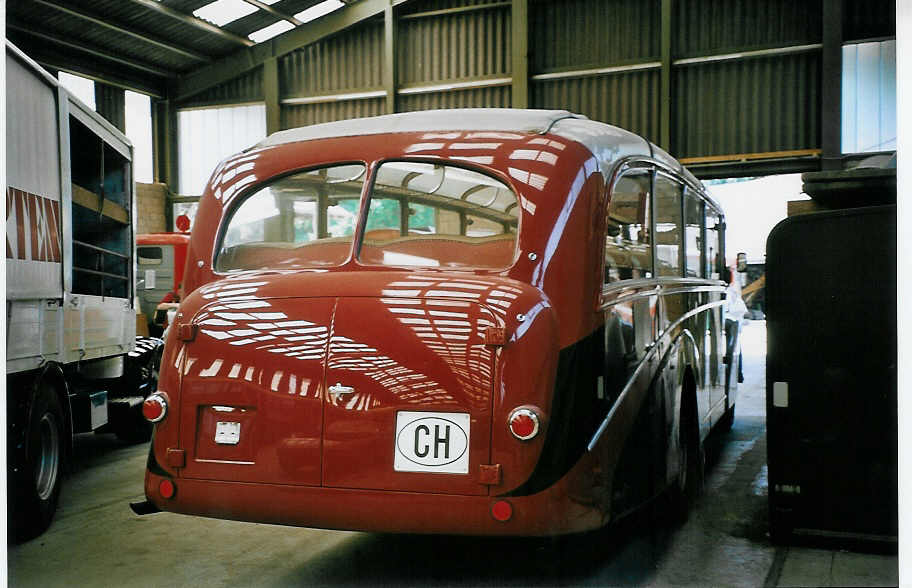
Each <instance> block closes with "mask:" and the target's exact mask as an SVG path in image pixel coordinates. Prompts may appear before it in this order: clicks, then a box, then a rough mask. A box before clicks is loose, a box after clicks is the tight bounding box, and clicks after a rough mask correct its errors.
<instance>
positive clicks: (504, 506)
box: [491, 500, 513, 523]
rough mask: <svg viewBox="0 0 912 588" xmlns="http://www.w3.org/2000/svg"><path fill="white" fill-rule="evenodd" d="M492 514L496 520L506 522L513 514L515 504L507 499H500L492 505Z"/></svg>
mask: <svg viewBox="0 0 912 588" xmlns="http://www.w3.org/2000/svg"><path fill="white" fill-rule="evenodd" d="M491 516H492V517H494V519H495V520H498V521H500V522H501V523H505V522H507V521H509V520H510V517H512V516H513V505H512V504H510V503H509V502H507V501H506V500H498V501H497V502H495V503H494V505H493V506H491Z"/></svg>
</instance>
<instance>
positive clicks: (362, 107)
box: [281, 98, 385, 129]
mask: <svg viewBox="0 0 912 588" xmlns="http://www.w3.org/2000/svg"><path fill="white" fill-rule="evenodd" d="M384 107H385V105H384V101H383V99H382V98H379V99H378V98H372V99H369V100H340V101H338V102H319V103H317V104H302V105H286V106H282V114H281V117H282V118H281V125H282V128H283V129H293V128H295V127H305V126H308V125H315V124H317V123H323V122H332V121H334V120H345V119H348V118H364V117H366V116H377V115H379V114H384V110H383V109H384Z"/></svg>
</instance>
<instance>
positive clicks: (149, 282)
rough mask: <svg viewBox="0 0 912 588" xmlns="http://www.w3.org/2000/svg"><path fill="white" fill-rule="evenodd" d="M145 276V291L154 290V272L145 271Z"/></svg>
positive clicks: (151, 270)
mask: <svg viewBox="0 0 912 588" xmlns="http://www.w3.org/2000/svg"><path fill="white" fill-rule="evenodd" d="M145 274H146V275H145V281H146V290H154V289H155V270H154V269H147V270H146V271H145Z"/></svg>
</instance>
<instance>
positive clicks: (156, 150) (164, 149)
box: [152, 100, 178, 230]
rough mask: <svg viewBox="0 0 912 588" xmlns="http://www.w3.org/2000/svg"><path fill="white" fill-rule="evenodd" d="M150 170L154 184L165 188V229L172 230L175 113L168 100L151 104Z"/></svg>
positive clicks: (175, 186) (175, 184) (174, 182)
mask: <svg viewBox="0 0 912 588" xmlns="http://www.w3.org/2000/svg"><path fill="white" fill-rule="evenodd" d="M152 168H153V178H154V181H155V182H160V183H162V184H165V185H166V186H167V192H166V196H165V228H166V230H172V227H173V218H172V216H173V212H172V208H173V207H172V200H171V194H172V193H174V192H176V191H177V173H178V170H177V111H176V110H175V109H174V108H173V107H172V104H171V102H170V101H168V100H154V101H153V102H152Z"/></svg>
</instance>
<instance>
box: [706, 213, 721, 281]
mask: <svg viewBox="0 0 912 588" xmlns="http://www.w3.org/2000/svg"><path fill="white" fill-rule="evenodd" d="M721 228H722V222H721V220H720V219H719V216H718V213H717V212H716V211H714V210H713V209H712V208H710V207H709V206H707V207H706V248H705V251H704V253H705V254H706V256H705V258H704V260H705V262H706V277H707V278H710V279H712V280H719V279H721V278H722V273H721V267H722V255H721V249H720V248H719V244H720V243H721V238H720V232H721Z"/></svg>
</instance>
